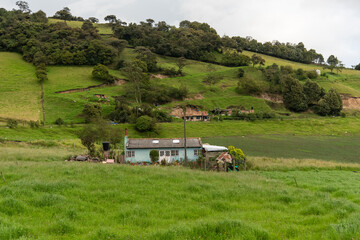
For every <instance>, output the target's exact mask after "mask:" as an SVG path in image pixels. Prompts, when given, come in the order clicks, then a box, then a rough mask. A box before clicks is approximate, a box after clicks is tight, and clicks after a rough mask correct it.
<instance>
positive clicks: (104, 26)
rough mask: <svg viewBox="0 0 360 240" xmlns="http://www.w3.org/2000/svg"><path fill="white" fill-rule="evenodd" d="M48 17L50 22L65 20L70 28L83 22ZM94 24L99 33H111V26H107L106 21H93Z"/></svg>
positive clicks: (79, 26) (77, 26)
mask: <svg viewBox="0 0 360 240" xmlns="http://www.w3.org/2000/svg"><path fill="white" fill-rule="evenodd" d="M48 19H49V23H50V24H52V23H57V22H66V24H67V25H68V26H69V27H72V28H81V26H82V25H83V22H80V21H64V20H61V19H54V18H48ZM94 26H95V27H96V28H97V30H99V34H103V35H111V34H113V31H112V29H111V26H109V25H108V24H106V23H95V24H94Z"/></svg>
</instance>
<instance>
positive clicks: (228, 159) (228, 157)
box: [216, 152, 232, 162]
mask: <svg viewBox="0 0 360 240" xmlns="http://www.w3.org/2000/svg"><path fill="white" fill-rule="evenodd" d="M216 160H218V161H225V162H231V160H232V157H231V155H230V154H228V153H227V152H223V153H221V154H220V156H219V157H217V158H216Z"/></svg>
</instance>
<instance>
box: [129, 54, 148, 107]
mask: <svg viewBox="0 0 360 240" xmlns="http://www.w3.org/2000/svg"><path fill="white" fill-rule="evenodd" d="M123 71H124V73H125V75H126V76H127V78H128V79H129V83H130V88H129V89H128V90H129V91H132V92H133V95H134V97H135V101H136V103H138V104H141V103H142V92H143V87H144V85H146V84H147V82H148V81H149V77H148V75H147V74H146V72H147V68H146V63H144V62H143V61H140V60H135V61H133V62H130V63H127V64H126V66H125V67H124V68H123Z"/></svg>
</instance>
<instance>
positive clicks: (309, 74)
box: [306, 70, 318, 79]
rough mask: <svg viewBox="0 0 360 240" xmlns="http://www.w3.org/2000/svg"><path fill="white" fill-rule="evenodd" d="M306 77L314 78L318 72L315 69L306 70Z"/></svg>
mask: <svg viewBox="0 0 360 240" xmlns="http://www.w3.org/2000/svg"><path fill="white" fill-rule="evenodd" d="M306 74H307V77H308V78H310V79H316V78H317V77H318V74H317V73H316V71H315V70H313V71H308V72H306Z"/></svg>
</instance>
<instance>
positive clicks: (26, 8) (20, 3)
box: [16, 1, 31, 13]
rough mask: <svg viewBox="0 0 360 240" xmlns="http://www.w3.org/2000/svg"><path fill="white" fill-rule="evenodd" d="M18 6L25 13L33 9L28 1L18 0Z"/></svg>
mask: <svg viewBox="0 0 360 240" xmlns="http://www.w3.org/2000/svg"><path fill="white" fill-rule="evenodd" d="M16 6H18V7H19V9H20V11H22V12H24V13H29V12H31V10H30V8H29V4H28V3H27V2H25V1H17V2H16Z"/></svg>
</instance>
